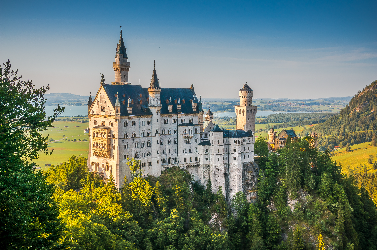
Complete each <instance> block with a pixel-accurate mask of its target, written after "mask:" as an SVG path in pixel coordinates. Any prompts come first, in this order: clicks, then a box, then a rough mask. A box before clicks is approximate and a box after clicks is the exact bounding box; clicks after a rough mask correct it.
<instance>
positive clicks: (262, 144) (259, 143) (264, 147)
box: [254, 136, 268, 168]
mask: <svg viewBox="0 0 379 251" xmlns="http://www.w3.org/2000/svg"><path fill="white" fill-rule="evenodd" d="M254 154H256V155H257V156H259V159H258V165H259V166H260V167H261V168H265V164H266V162H267V157H268V144H267V142H266V140H265V139H264V138H263V137H262V136H259V138H258V139H257V140H256V141H255V144H254Z"/></svg>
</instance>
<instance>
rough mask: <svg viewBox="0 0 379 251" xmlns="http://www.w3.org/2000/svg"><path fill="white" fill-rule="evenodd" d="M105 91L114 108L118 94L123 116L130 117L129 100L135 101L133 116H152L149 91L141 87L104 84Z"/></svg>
mask: <svg viewBox="0 0 379 251" xmlns="http://www.w3.org/2000/svg"><path fill="white" fill-rule="evenodd" d="M103 86H104V89H105V91H106V92H107V94H108V97H109V99H110V101H111V103H112V105H113V106H114V105H115V103H116V95H117V93H118V99H119V101H120V112H121V116H127V115H128V110H127V107H128V99H129V98H130V99H132V100H133V104H131V107H132V108H133V109H132V111H133V113H132V114H133V115H150V114H151V112H150V109H148V105H149V102H148V97H149V94H148V92H147V89H144V88H142V87H141V86H140V85H108V84H104V85H103Z"/></svg>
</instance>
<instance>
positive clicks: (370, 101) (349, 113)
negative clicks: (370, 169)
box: [312, 80, 377, 150]
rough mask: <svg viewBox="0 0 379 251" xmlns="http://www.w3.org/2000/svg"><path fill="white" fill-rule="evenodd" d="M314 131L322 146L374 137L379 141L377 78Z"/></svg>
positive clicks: (349, 142)
mask: <svg viewBox="0 0 379 251" xmlns="http://www.w3.org/2000/svg"><path fill="white" fill-rule="evenodd" d="M312 131H315V132H317V133H318V135H319V140H318V146H319V147H320V149H321V150H324V149H327V148H328V149H333V148H334V147H335V146H339V147H346V146H348V145H350V146H351V145H354V144H359V143H363V142H371V141H372V142H373V144H375V145H376V134H377V81H376V80H375V81H374V82H372V83H371V84H370V85H369V86H366V87H365V88H364V89H363V90H362V91H358V93H357V94H356V95H355V96H354V97H353V98H352V99H351V100H350V102H349V104H348V105H347V106H346V107H345V108H344V109H342V110H341V111H340V113H339V114H338V115H335V116H333V117H331V118H330V119H328V120H327V121H325V122H324V123H321V124H319V125H317V126H315V127H314V128H313V129H312Z"/></svg>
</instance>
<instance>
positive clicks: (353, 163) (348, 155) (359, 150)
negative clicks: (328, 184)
mask: <svg viewBox="0 0 379 251" xmlns="http://www.w3.org/2000/svg"><path fill="white" fill-rule="evenodd" d="M370 155H372V156H373V160H372V163H373V162H375V161H377V147H376V146H372V145H371V143H369V142H366V143H361V144H357V145H353V146H351V147H350V152H346V148H342V149H340V150H338V151H335V152H333V156H332V160H334V161H336V162H337V164H339V165H341V167H342V172H343V173H345V174H347V173H348V168H349V167H351V168H353V167H360V166H361V165H362V166H363V165H366V166H367V167H371V166H372V164H370V163H369V158H370Z"/></svg>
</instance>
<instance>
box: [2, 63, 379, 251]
mask: <svg viewBox="0 0 379 251" xmlns="http://www.w3.org/2000/svg"><path fill="white" fill-rule="evenodd" d="M47 90H48V87H41V88H38V89H35V86H34V85H33V83H32V81H29V80H28V81H23V80H22V79H21V77H19V76H18V75H17V71H13V70H12V69H11V64H10V62H9V61H8V62H6V63H5V64H4V67H3V68H0V114H2V115H1V117H0V125H1V126H0V135H1V137H0V145H1V146H2V147H1V148H0V165H1V167H2V168H1V169H0V209H1V213H2V214H1V216H2V217H0V248H1V249H377V208H376V205H375V204H374V202H373V201H372V199H371V198H370V196H369V194H368V193H367V191H366V190H365V189H364V187H363V186H361V188H358V186H357V184H356V181H355V180H354V179H353V177H351V176H350V177H347V176H345V175H343V174H342V173H341V169H340V167H339V166H338V165H337V164H336V163H335V162H333V161H332V160H331V156H330V153H329V151H328V150H326V151H318V150H317V149H315V148H312V147H311V146H310V145H311V144H310V142H311V140H312V139H311V138H308V137H304V138H302V139H300V140H298V141H295V142H292V143H291V142H288V144H287V145H286V147H285V148H283V149H280V150H278V151H277V152H271V153H270V152H268V148H267V142H265V140H264V139H263V138H259V139H257V141H256V144H255V149H254V150H255V152H256V153H257V155H258V156H260V158H259V160H257V162H258V164H259V167H260V169H259V178H258V182H257V185H256V187H255V190H256V193H257V197H256V199H255V201H253V203H248V202H247V200H246V197H245V196H244V195H243V194H242V193H238V194H237V195H236V196H235V197H234V198H233V199H232V200H231V201H226V199H225V197H224V196H223V194H222V193H221V191H219V192H218V193H216V194H213V193H212V192H211V186H210V183H209V182H208V184H206V186H203V185H201V184H199V183H198V182H195V181H194V180H192V178H191V176H190V174H189V173H188V172H187V171H186V170H183V169H179V168H177V167H172V168H169V169H167V170H165V171H164V172H163V173H162V175H161V176H160V177H151V176H147V177H143V176H142V175H141V173H142V172H141V167H140V165H139V162H138V161H136V160H133V159H130V160H129V163H128V164H129V167H130V170H131V172H132V174H133V175H132V179H131V180H126V181H125V185H124V187H122V188H121V189H120V190H117V189H116V188H115V184H114V181H113V179H112V177H110V178H109V179H105V178H104V177H103V176H101V174H97V173H92V172H89V171H88V169H87V159H86V158H83V157H75V156H72V157H71V158H70V159H68V160H67V161H65V162H63V163H62V164H60V165H56V166H51V167H50V168H49V169H48V170H47V171H45V172H42V171H37V170H36V169H35V166H34V163H33V160H35V159H36V158H38V155H39V154H41V153H42V154H43V153H46V154H51V152H49V151H48V150H47V147H48V142H47V141H48V137H43V136H42V134H41V132H42V131H44V130H46V129H47V128H49V127H51V126H52V123H53V122H54V121H55V119H56V118H57V116H58V115H59V114H60V113H61V112H62V111H63V110H64V109H63V108H61V107H59V106H58V107H57V109H56V110H55V114H54V115H53V116H49V117H46V113H45V111H44V109H43V107H44V104H45V99H44V94H45V93H46V91H47Z"/></svg>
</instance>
